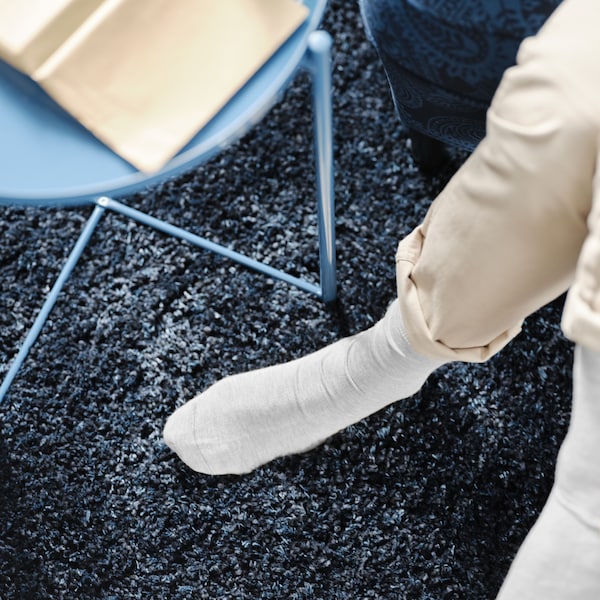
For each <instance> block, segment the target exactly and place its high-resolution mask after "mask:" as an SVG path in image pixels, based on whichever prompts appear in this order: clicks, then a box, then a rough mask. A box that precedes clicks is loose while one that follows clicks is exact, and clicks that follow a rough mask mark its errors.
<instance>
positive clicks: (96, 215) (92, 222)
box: [0, 206, 104, 403]
mask: <svg viewBox="0 0 600 600" xmlns="http://www.w3.org/2000/svg"><path fill="white" fill-rule="evenodd" d="M103 212H104V208H103V207H101V206H96V207H94V210H93V212H92V214H91V216H90V218H89V219H88V221H87V223H86V224H85V227H84V228H83V231H82V232H81V234H80V236H79V239H78V240H77V243H76V244H75V246H74V247H73V249H72V250H71V254H69V257H68V259H67V262H66V263H65V265H64V267H63V268H62V271H61V272H60V274H59V276H58V279H57V280H56V282H55V283H54V286H53V287H52V289H51V290H50V293H49V294H48V296H47V297H46V300H45V302H44V305H43V306H42V308H41V310H40V312H39V314H38V316H37V318H36V320H35V321H34V323H33V325H32V327H31V329H30V330H29V333H28V334H27V337H26V338H25V341H24V342H23V344H22V345H21V348H20V349H19V352H18V353H17V355H16V357H15V358H14V360H13V362H12V364H11V366H10V368H9V370H8V372H7V374H6V376H5V377H4V381H3V382H2V386H0V403H1V402H2V401H3V400H4V396H5V395H6V392H8V388H9V387H10V385H11V383H12V382H13V379H14V378H15V376H16V375H17V372H18V371H19V368H20V367H21V365H22V364H23V361H24V360H25V358H26V357H27V354H28V353H29V350H30V349H31V347H32V346H33V344H34V343H35V341H36V339H37V338H38V335H39V334H40V331H41V330H42V327H43V326H44V323H45V322H46V320H47V319H48V315H49V314H50V312H51V311H52V309H53V308H54V305H55V304H56V300H57V298H58V296H59V294H60V292H61V290H62V289H63V287H64V285H65V283H66V281H67V279H68V278H69V276H70V275H71V272H72V271H73V269H74V268H75V265H76V264H77V261H78V260H79V258H80V256H81V255H82V253H83V251H84V250H85V247H86V246H87V244H88V242H89V240H90V237H91V236H92V234H93V233H94V229H95V228H96V225H98V222H99V221H100V217H101V216H102V213H103Z"/></svg>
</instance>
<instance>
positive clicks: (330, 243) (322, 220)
mask: <svg viewBox="0 0 600 600" xmlns="http://www.w3.org/2000/svg"><path fill="white" fill-rule="evenodd" d="M331 46H332V39H331V36H330V35H329V34H328V33H327V32H325V31H315V32H313V33H312V34H311V35H310V38H309V41H308V56H307V58H308V60H309V63H308V67H309V69H310V70H311V72H312V79H313V82H312V83H313V111H314V136H315V161H316V171H317V211H318V220H319V260H320V278H321V294H320V296H321V298H322V300H323V301H324V302H333V301H334V300H335V298H336V294H337V291H336V287H337V286H336V272H335V269H336V265H335V203H334V191H333V118H332V106H331V93H332V92H331Z"/></svg>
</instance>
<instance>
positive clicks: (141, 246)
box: [0, 0, 572, 600]
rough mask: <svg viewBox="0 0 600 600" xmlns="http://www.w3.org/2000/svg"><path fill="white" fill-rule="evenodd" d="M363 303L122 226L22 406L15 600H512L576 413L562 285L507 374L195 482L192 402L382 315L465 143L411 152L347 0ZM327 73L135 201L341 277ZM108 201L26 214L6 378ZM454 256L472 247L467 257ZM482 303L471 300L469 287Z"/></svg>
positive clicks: (109, 235) (349, 131)
mask: <svg viewBox="0 0 600 600" xmlns="http://www.w3.org/2000/svg"><path fill="white" fill-rule="evenodd" d="M323 27H324V28H325V29H327V30H328V31H329V32H330V33H331V34H332V35H333V37H334V58H333V76H334V111H335V146H336V147H335V167H336V177H335V184H336V201H337V235H338V245H337V249H338V274H339V300H338V302H337V303H336V304H335V305H333V306H325V305H324V304H323V303H321V302H320V301H319V300H318V299H317V298H316V297H313V296H311V295H309V294H307V293H304V292H302V291H299V290H296V289H293V288H291V287H290V286H289V285H287V284H284V283H281V282H274V281H272V280H270V279H268V278H266V277H264V276H262V275H258V274H256V273H253V272H250V271H248V270H246V269H244V268H242V267H238V266H236V265H234V264H232V263H231V262H229V261H227V260H225V259H222V258H218V257H216V256H214V255H212V254H210V253H207V252H203V251H201V250H198V249H196V248H192V247H190V246H189V245H186V244H184V243H180V242H178V241H176V240H173V239H171V238H168V237H166V236H163V235H162V234H159V233H156V232H155V231H153V230H150V229H148V228H146V227H144V226H141V225H137V224H135V223H133V222H131V221H128V220H126V219H124V218H122V217H119V216H116V215H106V216H105V218H104V219H103V221H102V223H101V225H100V227H99V229H98V231H97V232H96V234H95V235H94V237H93V240H92V243H91V244H90V246H89V248H88V249H87V250H86V253H85V255H84V257H83V260H82V261H81V262H80V264H79V265H78V267H77V268H76V270H75V273H74V274H73V276H72V278H71V279H70V281H69V282H68V284H67V286H66V289H65V291H64V293H63V294H62V295H61V297H60V300H59V302H58V304H57V306H56V309H55V310H54V311H53V313H52V315H51V318H50V320H49V322H48V323H47V324H46V326H45V328H44V329H43V332H42V335H41V336H40V338H39V340H38V342H37V343H36V345H35V346H34V348H33V350H32V352H31V354H30V356H29V357H28V359H27V361H26V363H25V365H24V367H23V369H22V370H21V372H20V373H19V375H18V377H17V379H16V380H15V382H14V384H13V386H12V388H11V390H10V392H9V394H8V396H7V398H6V400H5V402H4V403H3V404H2V405H1V406H0V428H1V433H0V598H2V599H4V600H12V599H16V598H23V599H28V600H35V599H55V598H68V599H75V598H76V599H78V600H88V599H95V598H101V599H106V600H108V599H111V600H112V599H114V600H117V599H118V600H133V599H138V598H139V599H145V598H148V599H153V600H161V599H165V600H167V599H168V600H180V599H181V600H183V599H187V598H193V599H194V600H200V599H207V600H219V599H248V600H255V599H256V600H258V599H271V598H272V599H277V600H283V599H285V600H299V599H304V598H306V599H322V600H334V599H336V600H337V599H339V600H341V599H344V600H345V599H348V600H360V599H367V598H382V599H388V598H389V599H401V600H404V599H407V600H426V599H436V600H439V599H442V598H443V599H451V598H456V599H461V600H485V599H492V598H493V597H494V596H495V594H496V592H497V590H498V588H499V586H500V584H501V582H502V579H503V577H504V575H505V573H506V571H507V569H508V567H509V565H510V562H511V560H512V557H513V556H514V553H515V552H516V550H517V548H518V547H519V545H520V543H521V541H522V540H523V538H524V536H525V534H526V532H527V531H528V529H529V528H530V526H531V525H532V523H533V522H534V521H535V519H536V517H537V515H538V513H539V511H540V509H541V507H542V505H543V503H544V501H545V498H546V496H547V494H548V492H549V489H550V487H551V484H552V479H553V469H554V461H555V458H556V453H557V451H558V447H559V445H560V443H561V440H562V438H563V436H564V434H565V431H566V426H567V422H568V416H569V411H570V398H571V388H570V386H571V360H572V345H571V344H570V343H569V342H568V341H567V340H566V339H565V338H564V336H563V335H562V334H561V332H560V329H559V326H558V322H559V318H560V311H561V299H558V300H557V301H556V302H555V303H553V304H552V305H550V306H547V307H545V308H543V309H541V310H540V311H539V312H537V313H536V314H534V315H532V316H531V317H530V318H529V319H528V320H527V321H526V323H525V326H524V330H523V333H522V334H521V335H520V336H519V337H518V338H517V339H516V340H515V341H514V342H513V343H512V344H511V345H510V346H509V347H507V348H506V349H504V350H503V351H502V352H501V353H500V354H499V355H498V356H496V357H495V358H494V359H492V360H491V361H490V362H489V363H487V364H484V365H465V364H454V365H449V366H447V367H444V368H443V369H441V370H439V371H438V372H436V373H435V374H434V375H433V376H432V377H431V378H430V380H429V381H428V382H427V384H426V385H425V387H424V388H423V390H422V391H421V392H420V393H419V394H417V395H416V396H414V397H413V398H410V399H409V400H407V401H404V402H402V403H399V404H396V405H393V406H391V407H389V408H387V409H385V410H383V411H381V412H379V413H377V414H375V415H373V416H372V417H370V418H368V419H366V420H364V421H362V422H360V423H358V424H356V425H355V426H352V427H350V428H349V429H347V430H345V431H343V432H341V433H339V434H337V435H335V436H333V437H332V438H331V439H330V440H328V441H327V442H326V443H325V444H324V445H323V446H321V447H319V448H316V449H314V450H313V451H311V452H309V453H307V454H304V455H300V456H293V457H287V458H284V459H280V460H277V461H275V462H273V463H271V464H269V465H267V466H265V467H263V468H261V469H259V470H257V471H255V472H254V473H251V474H249V475H246V476H240V477H233V476H232V477H210V476H204V475H199V474H196V473H194V472H192V471H191V470H190V469H188V468H187V467H186V466H185V465H184V464H182V463H181V462H180V461H179V460H178V459H177V457H176V456H175V455H174V454H172V453H171V452H170V451H169V450H168V448H166V446H165V445H164V443H163V441H162V438H161V430H162V427H163V425H164V422H165V420H166V418H167V416H168V415H169V414H170V413H171V412H172V411H173V410H174V409H175V408H176V407H177V406H179V405H180V404H182V403H183V402H184V401H186V400H187V399H189V398H191V397H192V396H193V395H195V394H196V393H197V392H198V391H200V390H202V389H204V388H205V387H206V386H208V385H209V384H211V383H212V382H214V381H215V380H217V379H218V378H221V377H223V376H225V375H227V374H230V373H234V372H239V371H243V370H247V369H250V368H255V367H259V366H264V365H268V364H273V363H276V362H280V361H283V360H289V359H292V358H295V357H298V356H302V355H304V354H305V353H307V352H308V351H312V350H314V349H317V348H320V347H322V346H324V345H325V344H328V343H330V342H332V341H334V340H336V339H338V338H340V337H342V336H345V335H348V334H352V333H355V332H357V331H360V330H362V329H364V328H366V327H368V326H370V325H371V324H372V323H374V322H375V321H376V320H377V319H379V318H380V317H381V316H382V315H383V312H384V311H385V308H386V306H387V304H388V303H389V302H390V301H391V300H392V298H393V297H394V293H395V282H394V260H393V257H394V252H395V247H396V244H397V242H398V240H399V239H400V238H401V237H402V236H403V235H405V234H406V233H408V232H409V231H410V230H411V229H412V228H413V227H414V226H416V225H417V224H418V223H419V221H420V220H421V219H422V217H423V216H424V214H425V211H426V210H427V207H428V206H429V204H430V203H431V201H432V199H433V198H434V197H435V196H436V194H437V193H438V192H439V190H440V189H441V188H442V186H443V185H444V183H445V182H446V181H447V179H448V178H449V177H450V176H451V175H452V173H453V172H454V170H455V169H456V168H457V167H458V165H459V164H460V162H461V160H463V159H464V157H463V156H460V155H458V154H457V155H454V156H453V157H452V160H451V162H450V163H449V164H448V166H447V167H446V168H445V169H444V171H443V172H440V173H439V174H437V175H436V176H434V177H431V176H425V175H423V174H422V173H421V172H420V171H419V169H418V168H417V167H416V166H415V165H414V163H413V160H412V158H411V153H410V147H409V142H408V140H407V136H406V132H405V130H404V129H403V128H402V126H401V125H400V124H399V123H398V121H397V119H396V116H395V114H394V109H393V105H392V101H391V97H390V94H389V92H388V88H387V83H386V79H385V76H384V73H383V70H382V67H381V65H380V63H379V62H378V59H377V56H376V54H375V52H374V50H373V48H372V47H371V45H370V44H369V42H368V41H367V39H366V37H365V33H364V29H363V27H362V23H361V20H360V15H359V12H358V7H357V6H356V3H354V2H344V0H333V1H332V2H331V3H330V5H329V7H328V9H327V13H326V18H325V21H324V23H323ZM310 104H311V100H310V85H309V79H308V77H307V75H306V74H299V75H298V77H297V78H296V79H295V80H294V82H293V85H292V86H291V87H290V88H289V90H288V91H287V92H286V94H285V95H284V97H283V98H282V99H281V101H280V102H279V103H278V104H277V105H276V106H275V107H274V108H273V109H272V110H271V111H270V112H269V113H268V114H267V115H266V117H265V118H264V120H263V121H262V122H261V124H260V125H259V126H258V127H256V128H255V129H254V130H252V131H251V132H250V133H248V134H247V135H246V136H245V137H243V138H242V139H241V140H239V141H238V142H237V143H235V144H234V145H233V146H231V147H230V148H229V149H228V150H227V151H225V152H223V153H222V154H220V155H219V156H218V157H216V158H214V159H213V160H212V161H211V162H210V163H208V164H206V165H204V166H202V167H201V168H199V169H198V170H196V171H194V172H191V173H187V174H185V175H183V176H181V177H179V178H177V179H175V180H172V181H168V182H166V183H164V184H162V185H160V186H158V187H156V188H153V189H150V190H148V191H147V192H144V193H140V194H137V195H135V196H133V197H131V198H129V199H128V202H129V203H130V204H131V205H133V206H135V207H137V208H140V209H142V210H145V211H147V212H150V213H152V214H155V215H157V216H159V217H162V218H165V219H168V220H169V221H171V222H174V223H177V224H180V225H183V226H186V227H189V228H191V229H192V230H194V231H196V232H198V233H200V234H202V235H204V236H206V237H209V238H211V239H214V240H216V241H219V242H223V243H226V244H229V245H230V246H231V247H232V248H234V249H236V250H241V251H245V252H249V253H252V254H253V255H254V256H255V257H257V258H260V259H264V260H267V261H268V262H270V263H271V264H272V265H275V266H280V267H286V268H288V269H289V270H290V271H292V272H293V273H295V274H298V275H302V276H305V277H309V278H310V277H313V278H314V277H315V275H314V274H315V273H316V272H317V268H318V267H317V247H316V218H315V211H314V195H315V191H314V190H315V181H314V169H313V166H312V160H313V155H312V135H311V107H310ZM88 212H89V209H87V208H76V209H65V210H44V209H23V208H13V207H11V208H6V207H0V281H1V288H0V289H1V292H0V307H1V310H0V340H1V344H0V372H1V373H4V372H5V371H6V369H7V368H8V364H9V362H10V360H11V358H12V357H13V356H14V354H15V352H16V351H17V349H18V347H19V344H20V342H21V341H22V339H23V336H24V334H25V332H26V331H27V329H28V327H29V326H30V324H31V323H32V321H33V318H34V316H35V313H36V310H37V309H38V308H39V306H40V305H41V303H42V301H43V298H44V295H45V293H47V291H48V289H49V286H51V285H52V283H53V281H54V278H55V277H56V275H57V273H58V271H59V269H60V266H61V265H62V262H63V261H64V260H65V257H66V255H67V254H68V251H69V249H70V247H71V245H72V244H73V243H74V241H75V239H76V237H77V235H78V233H79V231H80V229H81V227H82V225H83V223H84V221H85V219H86V218H87V215H88ZM449 260H451V257H449ZM457 301H460V299H459V298H458V299H457Z"/></svg>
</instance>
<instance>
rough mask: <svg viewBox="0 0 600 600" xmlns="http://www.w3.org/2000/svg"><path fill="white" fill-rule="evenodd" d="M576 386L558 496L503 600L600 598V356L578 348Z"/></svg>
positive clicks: (522, 553) (528, 542)
mask: <svg viewBox="0 0 600 600" xmlns="http://www.w3.org/2000/svg"><path fill="white" fill-rule="evenodd" d="M573 383H574V386H573V410H572V414H571V423H570V425H569V431H568V433H567V436H566V438H565V441H564V442H563V445H562V446H561V449H560V452H559V455H558V461H557V465H556V476H555V481H554V486H553V488H552V492H551V493H550V496H549V498H548V501H547V502H546V505H545V507H544V510H543V511H542V514H541V515H540V517H539V519H538V520H537V522H536V524H535V525H534V527H533V529H532V530H531V531H530V532H529V535H528V536H527V538H526V539H525V542H524V543H523V545H522V546H521V548H520V549H519V552H518V554H517V556H516V558H515V560H514V562H513V564H512V566H511V568H510V571H509V573H508V576H507V578H506V581H505V582H504V584H503V586H502V589H501V590H500V594H499V596H498V600H534V599H535V600H598V599H599V598H600V353H598V352H594V351H592V350H588V349H586V348H584V347H582V346H576V348H575V366H574V370H573Z"/></svg>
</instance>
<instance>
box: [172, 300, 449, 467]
mask: <svg viewBox="0 0 600 600" xmlns="http://www.w3.org/2000/svg"><path fill="white" fill-rule="evenodd" d="M439 365H440V362H439V361H433V360H431V359H428V358H423V357H420V356H418V355H416V354H415V353H414V352H413V351H412V350H411V348H410V345H409V343H408V341H407V339H406V335H405V334H404V330H403V326H402V318H401V315H400V309H399V305H398V301H395V302H394V303H392V305H391V306H390V308H389V309H388V311H387V313H386V315H385V316H384V318H383V319H382V320H381V321H379V322H378V323H377V324H375V325H374V326H373V327H372V328H371V329H369V330H367V331H364V332H362V333H359V334H357V335H355V336H352V337H349V338H345V339H342V340H340V341H338V342H336V343H334V344H332V345H330V346H327V347H325V348H323V349H321V350H319V351H317V352H314V353H313V354H309V355H308V356H305V357H303V358H300V359H297V360H294V361H291V362H288V363H284V364H280V365H276V366H272V367H267V368H265V369H259V370H256V371H250V372H248V373H243V374H239V375H234V376H231V377H226V378H225V379H223V380H221V381H218V382H217V383H215V384H214V385H213V386H211V387H210V388H209V389H208V390H206V391H205V392H204V393H202V394H200V395H199V396H197V397H195V398H194V399H193V400H190V401H189V402H187V403H186V404H185V405H183V406H182V407H181V408H179V409H178V410H176V411H175V412H174V413H173V414H172V415H171V417H170V418H169V419H168V421H167V423H166V425H165V429H164V434H163V435H164V439H165V442H166V443H167V445H168V446H169V447H170V448H171V449H172V450H174V451H175V452H176V453H177V454H178V455H179V457H180V458H181V459H182V460H183V461H184V462H185V463H186V464H187V465H188V466H190V467H191V468H192V469H194V470H195V471H199V472H202V473H209V474H215V475H222V474H238V473H247V472H249V471H251V470H252V469H255V468H256V467H258V466H260V465H262V464H264V463H266V462H268V461H270V460H273V459H274V458H277V457H280V456H284V455H288V454H295V453H298V452H303V451H306V450H309V449H311V448H313V447H315V446H316V445H318V444H320V443H321V442H323V441H324V440H325V439H327V438H328V437H330V436H331V435H333V434H334V433H336V432H338V431H340V430H341V429H344V428H345V427H347V426H349V425H351V424H352V423H356V422H357V421H359V420H361V419H363V418H364V417H366V416H368V415H370V414H372V413H374V412H376V411H378V410H380V409H381V408H383V407H384V406H386V405H388V404H390V403H392V402H394V401H396V400H399V399H401V398H406V397H408V396H411V395H412V394H414V393H415V392H417V391H418V390H419V389H420V388H421V386H422V385H423V383H424V381H425V379H426V378H427V377H428V375H429V374H430V373H431V372H432V371H433V370H434V369H435V368H436V367H438V366H439Z"/></svg>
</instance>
